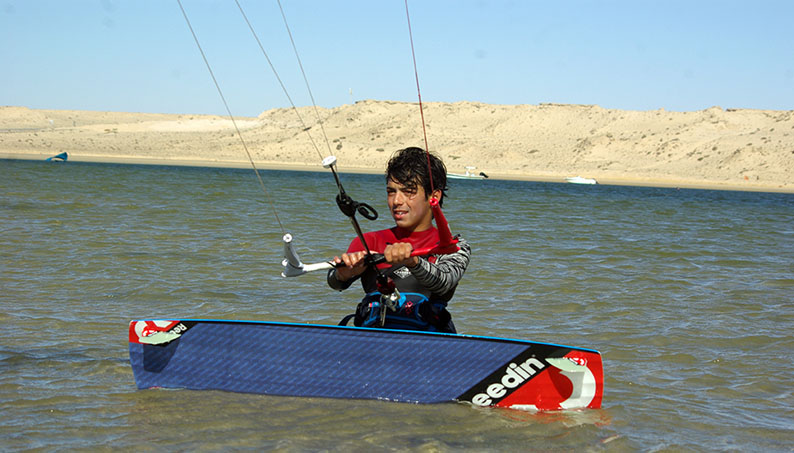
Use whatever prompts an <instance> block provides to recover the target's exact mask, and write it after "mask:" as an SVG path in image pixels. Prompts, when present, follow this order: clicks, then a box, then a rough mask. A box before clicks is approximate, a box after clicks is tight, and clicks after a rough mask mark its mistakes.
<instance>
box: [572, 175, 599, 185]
mask: <svg viewBox="0 0 794 453" xmlns="http://www.w3.org/2000/svg"><path fill="white" fill-rule="evenodd" d="M565 182H569V183H571V184H598V182H596V180H595V179H593V178H582V177H581V176H569V177H567V178H565Z"/></svg>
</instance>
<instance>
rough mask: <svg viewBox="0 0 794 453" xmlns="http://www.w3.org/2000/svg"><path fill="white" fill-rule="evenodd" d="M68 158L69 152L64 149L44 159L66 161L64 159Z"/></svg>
mask: <svg viewBox="0 0 794 453" xmlns="http://www.w3.org/2000/svg"><path fill="white" fill-rule="evenodd" d="M68 158H69V154H67V153H66V151H64V152H62V153H61V154H57V155H55V156H52V157H48V158H47V159H46V161H47V162H66V160H67V159H68Z"/></svg>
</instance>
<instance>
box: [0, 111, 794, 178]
mask: <svg viewBox="0 0 794 453" xmlns="http://www.w3.org/2000/svg"><path fill="white" fill-rule="evenodd" d="M298 111H299V113H300V116H301V117H302V119H303V121H301V119H300V118H299V116H298V115H297V114H296V112H295V111H294V110H293V109H274V110H268V111H265V112H263V113H262V114H261V115H259V116H258V117H256V118H235V121H236V123H237V127H238V128H239V129H240V131H241V132H242V135H243V138H244V140H245V142H246V144H247V146H248V149H249V151H250V152H251V154H252V157H253V159H254V160H255V162H256V163H257V165H258V166H259V167H260V168H295V169H315V170H321V169H322V167H321V166H320V164H319V162H320V161H321V158H322V157H324V156H326V155H328V154H334V155H336V156H337V157H338V159H339V169H340V170H341V171H358V172H381V171H382V169H383V167H384V166H385V162H386V160H387V159H388V157H389V156H390V155H391V153H392V152H393V151H394V150H396V149H398V148H401V147H405V146H412V145H414V146H424V145H423V139H422V126H421V121H420V116H419V110H418V106H417V105H416V104H414V103H400V102H390V101H360V102H357V103H356V104H355V105H344V106H341V107H336V108H333V109H323V108H320V109H319V112H320V116H321V117H322V121H323V123H322V127H320V125H319V124H318V122H317V120H316V116H315V115H314V109H313V108H311V107H302V108H299V109H298ZM424 113H425V119H426V121H427V134H428V142H429V144H430V148H431V150H433V151H434V152H436V153H437V154H439V155H441V156H442V158H443V159H444V161H445V162H446V164H447V167H448V169H449V171H451V172H463V169H464V167H465V166H475V167H477V171H483V172H485V173H487V174H488V175H489V176H491V177H492V178H505V179H528V180H543V181H562V180H563V179H564V178H565V177H566V176H576V175H580V176H585V177H591V178H596V179H597V180H598V181H599V182H601V183H616V184H636V185H654V186H677V187H713V188H729V189H741V190H769V191H785V192H794V176H793V175H794V111H768V110H737V109H729V110H723V109H722V108H719V107H712V108H709V109H706V110H702V111H697V112H667V111H664V110H654V111H624V110H610V109H604V108H601V107H598V106H595V105H559V104H541V105H489V104H480V103H473V102H459V103H454V104H449V103H428V104H426V105H425V112H424ZM305 129H308V130H305ZM323 130H324V133H323ZM324 136H326V137H327V141H326V139H325V138H324ZM63 151H66V152H68V153H69V156H70V160H75V161H102V162H139V163H174V164H183V165H209V166H249V165H250V164H249V162H248V157H247V155H246V153H245V150H244V149H243V147H242V145H241V142H240V139H239V138H238V137H237V133H236V131H235V128H234V126H233V124H232V121H231V120H230V119H229V118H228V117H221V116H211V115H167V114H149V113H119V112H89V111H59V110H33V109H28V108H25V107H0V158H15V159H18V158H22V159H42V158H44V157H47V156H51V155H54V154H57V153H60V152H63Z"/></svg>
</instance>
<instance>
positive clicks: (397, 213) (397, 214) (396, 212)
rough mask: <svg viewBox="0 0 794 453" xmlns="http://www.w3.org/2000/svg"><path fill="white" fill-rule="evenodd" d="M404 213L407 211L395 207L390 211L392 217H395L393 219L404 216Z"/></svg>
mask: <svg viewBox="0 0 794 453" xmlns="http://www.w3.org/2000/svg"><path fill="white" fill-rule="evenodd" d="M406 214H408V211H403V210H397V209H395V210H394V211H392V216H394V218H395V219H401V218H403V217H404V216H405V215H406Z"/></svg>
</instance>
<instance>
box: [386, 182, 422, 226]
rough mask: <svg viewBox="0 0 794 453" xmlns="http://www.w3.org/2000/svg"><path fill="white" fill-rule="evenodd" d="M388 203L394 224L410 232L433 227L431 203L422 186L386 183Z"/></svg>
mask: <svg viewBox="0 0 794 453" xmlns="http://www.w3.org/2000/svg"><path fill="white" fill-rule="evenodd" d="M386 201H387V202H388V204H389V211H390V212H391V215H392V218H394V223H396V224H397V226H398V227H400V228H403V229H406V230H408V231H412V232H413V231H424V230H427V229H428V228H430V227H432V226H433V213H432V211H431V210H430V202H429V201H428V199H427V196H426V195H425V189H424V188H423V187H422V186H421V185H418V184H417V185H416V187H415V188H410V187H406V186H405V185H404V184H402V183H399V182H397V181H395V180H393V179H389V180H388V182H387V183H386Z"/></svg>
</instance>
